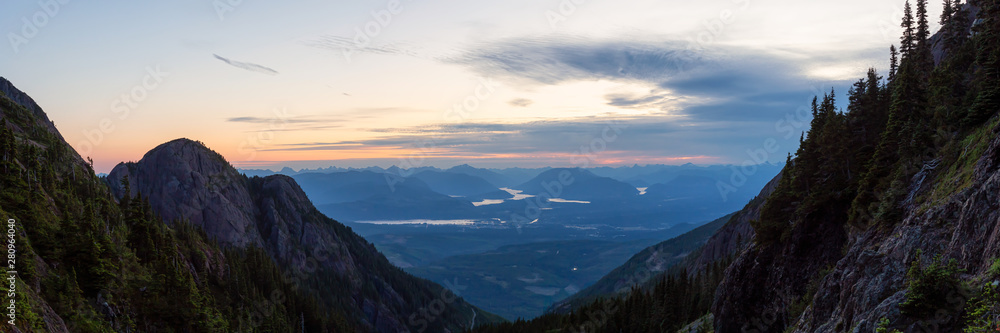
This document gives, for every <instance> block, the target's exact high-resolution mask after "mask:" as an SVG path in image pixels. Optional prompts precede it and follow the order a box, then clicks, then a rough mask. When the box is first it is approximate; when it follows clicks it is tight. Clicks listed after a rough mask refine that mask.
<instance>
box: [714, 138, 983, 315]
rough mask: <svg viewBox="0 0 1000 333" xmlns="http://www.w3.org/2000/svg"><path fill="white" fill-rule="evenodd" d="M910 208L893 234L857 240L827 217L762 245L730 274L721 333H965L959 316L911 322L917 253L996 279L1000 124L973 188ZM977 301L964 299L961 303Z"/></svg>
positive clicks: (866, 234) (874, 233) (718, 310)
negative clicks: (958, 332)
mask: <svg viewBox="0 0 1000 333" xmlns="http://www.w3.org/2000/svg"><path fill="white" fill-rule="evenodd" d="M919 176H920V175H918V177H919ZM934 183H935V182H923V183H919V182H914V186H912V187H911V193H912V194H915V195H919V194H921V193H926V192H927V191H929V190H930V189H931V188H932V186H934V185H935V184H934ZM917 184H920V186H917ZM904 209H905V211H906V212H905V215H904V218H903V220H902V221H901V222H900V223H898V224H897V225H895V226H893V227H892V228H891V229H884V228H869V229H867V230H864V231H856V230H855V231H850V232H848V230H845V229H844V228H843V227H842V225H843V221H845V220H846V218H845V217H843V216H838V215H837V214H836V213H834V212H826V217H823V218H814V219H811V220H810V222H812V224H811V225H810V226H804V227H798V226H797V227H796V228H795V230H793V233H792V236H791V237H790V241H789V242H786V243H784V244H781V245H778V246H773V247H761V246H759V245H753V246H752V247H751V248H749V249H747V250H746V251H744V252H743V253H742V254H741V255H740V257H739V258H738V259H737V261H736V262H735V263H733V264H732V265H731V266H730V267H729V269H728V270H727V272H726V278H725V280H724V281H723V283H722V284H721V285H720V286H719V290H718V291H717V293H716V300H715V305H714V306H713V311H712V312H713V313H714V314H715V318H716V319H715V320H716V329H717V331H719V332H738V331H744V330H756V331H760V332H781V331H784V330H785V329H786V327H788V326H794V329H795V331H797V332H844V331H851V332H872V331H874V329H875V327H876V325H877V323H878V321H879V320H881V319H882V318H885V319H889V320H890V323H891V325H892V326H893V327H901V328H906V329H907V330H908V331H914V330H923V329H925V328H927V327H935V328H937V329H939V330H940V331H950V330H953V329H957V327H955V325H956V324H958V322H957V319H958V317H959V313H958V312H953V313H947V314H945V316H943V317H942V318H939V319H936V320H934V321H920V322H918V321H914V320H912V319H909V318H907V317H904V316H902V315H901V314H900V311H899V309H898V305H899V304H900V303H901V302H902V301H903V300H904V299H905V293H906V290H905V289H906V288H905V284H904V282H905V276H906V271H907V268H908V267H909V263H910V262H912V261H913V260H914V259H915V254H916V253H917V250H922V251H923V252H924V253H927V254H941V255H942V256H943V257H944V258H946V259H957V261H958V263H959V268H961V269H964V270H965V273H966V274H969V275H968V276H975V275H979V274H981V273H983V272H986V271H987V270H988V269H989V267H990V265H991V263H992V259H993V258H998V257H1000V125H997V126H996V127H994V128H993V129H992V138H991V140H990V142H989V144H988V148H987V149H986V150H985V152H984V153H983V155H982V157H981V158H980V159H979V160H978V162H977V163H976V166H975V171H974V173H973V176H972V185H971V186H970V187H968V188H967V189H965V190H963V191H960V192H958V193H956V194H953V195H951V196H950V197H948V198H947V199H945V200H943V201H940V202H939V203H936V204H933V205H928V206H920V207H918V206H916V205H913V204H910V205H907V206H905V207H904ZM838 220H839V221H838ZM925 260H926V258H925ZM810 283H815V284H816V287H814V289H815V290H813V289H810V288H809V287H808V285H809V284H810ZM762 286H763V287H762ZM804 296H811V297H812V305H811V306H809V307H808V308H806V309H804V311H803V312H802V313H801V315H798V316H794V317H793V316H789V315H790V314H789V313H788V311H787V309H788V308H789V306H790V305H791V304H792V303H793V302H795V301H796V300H798V299H801V298H802V297H804ZM963 297H965V298H963ZM967 297H968V296H967V295H955V301H956V302H964V301H965V300H966V299H967ZM795 315H797V314H795Z"/></svg>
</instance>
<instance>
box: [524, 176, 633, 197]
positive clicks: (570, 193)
mask: <svg viewBox="0 0 1000 333" xmlns="http://www.w3.org/2000/svg"><path fill="white" fill-rule="evenodd" d="M514 189H517V190H521V191H524V193H525V194H531V195H542V196H547V197H550V198H560V199H566V200H616V199H627V198H632V197H635V196H638V195H639V190H637V189H636V188H635V187H633V186H632V185H629V184H626V183H623V182H620V181H617V180H614V179H611V178H607V177H600V176H597V175H594V174H593V173H591V172H590V171H587V170H584V169H580V168H572V169H565V168H557V169H549V170H546V171H544V172H542V173H541V174H539V175H538V176H536V177H535V178H532V179H531V180H529V181H527V182H525V183H523V184H521V185H518V186H515V187H514Z"/></svg>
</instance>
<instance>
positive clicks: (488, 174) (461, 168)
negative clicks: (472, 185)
mask: <svg viewBox="0 0 1000 333" xmlns="http://www.w3.org/2000/svg"><path fill="white" fill-rule="evenodd" d="M445 171H446V172H451V173H461V174H465V175H469V176H475V177H479V178H482V179H483V180H486V181H488V182H490V184H493V186H494V187H497V188H500V187H510V186H514V185H517V184H518V183H516V182H515V181H514V180H513V179H511V178H510V177H507V176H504V175H501V174H499V173H496V172H493V171H490V170H487V169H480V168H476V167H473V166H471V165H468V164H462V165H457V166H454V167H451V168H449V169H448V170H445ZM480 193H482V192H480Z"/></svg>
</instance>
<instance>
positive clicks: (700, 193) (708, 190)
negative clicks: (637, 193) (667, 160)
mask: <svg viewBox="0 0 1000 333" xmlns="http://www.w3.org/2000/svg"><path fill="white" fill-rule="evenodd" d="M717 182H718V181H717V180H715V179H714V178H710V177H705V176H683V175H682V176H678V177H677V178H674V179H673V180H670V181H669V182H667V183H666V184H662V183H656V184H653V185H650V186H649V187H647V188H646V194H643V197H644V198H647V199H657V200H680V199H698V200H706V199H707V200H712V201H721V199H722V197H721V196H720V195H719V189H718V185H717Z"/></svg>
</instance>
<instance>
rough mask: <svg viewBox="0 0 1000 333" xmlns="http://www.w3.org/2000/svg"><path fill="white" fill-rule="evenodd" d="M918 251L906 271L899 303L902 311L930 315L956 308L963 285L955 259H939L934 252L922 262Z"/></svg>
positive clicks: (963, 290)
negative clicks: (925, 261) (904, 283)
mask: <svg viewBox="0 0 1000 333" xmlns="http://www.w3.org/2000/svg"><path fill="white" fill-rule="evenodd" d="M921 259H922V254H921V253H920V251H918V252H917V256H916V258H915V259H913V262H912V263H911V264H910V269H909V270H908V271H907V272H906V300H904V301H903V302H902V303H900V304H899V310H900V312H902V313H903V314H904V315H906V316H909V317H913V318H930V317H932V316H934V315H935V314H936V313H937V311H938V310H942V309H943V310H947V311H950V312H957V311H960V310H961V309H962V308H963V307H964V306H965V299H963V298H962V297H959V295H963V294H964V293H965V285H964V283H963V282H962V280H961V279H959V276H958V275H959V273H961V272H962V271H961V270H959V269H958V261H956V260H955V259H951V260H949V261H948V262H947V263H943V259H942V258H941V256H940V255H938V256H934V258H933V259H931V261H930V264H927V265H925V264H924V263H922V260H921Z"/></svg>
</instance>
